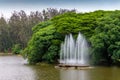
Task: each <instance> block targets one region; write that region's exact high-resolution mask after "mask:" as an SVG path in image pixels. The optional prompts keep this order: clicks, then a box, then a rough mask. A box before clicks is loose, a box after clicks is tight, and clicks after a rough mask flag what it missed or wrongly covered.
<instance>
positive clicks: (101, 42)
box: [91, 11, 120, 64]
mask: <svg viewBox="0 0 120 80" xmlns="http://www.w3.org/2000/svg"><path fill="white" fill-rule="evenodd" d="M97 24H98V26H97V28H96V29H95V35H93V36H92V37H91V44H92V56H93V58H94V59H93V60H94V62H95V63H96V64H104V63H105V64H106V63H107V64H118V63H119V61H120V60H119V59H120V37H119V35H120V11H115V12H113V13H112V14H109V15H107V16H105V17H102V18H100V19H99V22H97Z"/></svg>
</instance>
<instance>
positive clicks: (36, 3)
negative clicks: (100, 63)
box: [0, 0, 120, 18]
mask: <svg viewBox="0 0 120 80" xmlns="http://www.w3.org/2000/svg"><path fill="white" fill-rule="evenodd" d="M46 8H57V9H60V8H63V9H76V10H77V11H78V12H91V11H95V10H120V0H0V16H2V15H4V17H6V18H9V17H10V16H11V14H12V13H13V11H20V10H24V11H25V12H26V13H27V14H29V13H30V11H37V10H38V11H42V10H43V9H46Z"/></svg>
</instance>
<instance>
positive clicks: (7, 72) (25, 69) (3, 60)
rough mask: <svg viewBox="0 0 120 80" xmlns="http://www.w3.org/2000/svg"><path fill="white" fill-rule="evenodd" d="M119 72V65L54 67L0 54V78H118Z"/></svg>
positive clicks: (79, 79) (75, 79)
mask: <svg viewBox="0 0 120 80" xmlns="http://www.w3.org/2000/svg"><path fill="white" fill-rule="evenodd" d="M119 74H120V68H119V67H94V68H93V69H89V70H73V69H68V70H67V69H55V68H54V65H44V64H43V65H41V66H30V65H25V64H24V59H23V58H22V57H21V56H0V80H120V76H119Z"/></svg>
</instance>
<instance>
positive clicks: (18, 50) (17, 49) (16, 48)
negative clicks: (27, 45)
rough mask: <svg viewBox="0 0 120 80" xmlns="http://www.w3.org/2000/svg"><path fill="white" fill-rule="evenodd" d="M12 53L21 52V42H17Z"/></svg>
mask: <svg viewBox="0 0 120 80" xmlns="http://www.w3.org/2000/svg"><path fill="white" fill-rule="evenodd" d="M12 53H14V54H20V53H21V47H20V44H15V45H14V46H13V47H12Z"/></svg>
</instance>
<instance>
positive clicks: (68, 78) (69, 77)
mask: <svg viewBox="0 0 120 80" xmlns="http://www.w3.org/2000/svg"><path fill="white" fill-rule="evenodd" d="M60 78H61V80H89V78H88V73H87V72H86V71H85V70H60Z"/></svg>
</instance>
